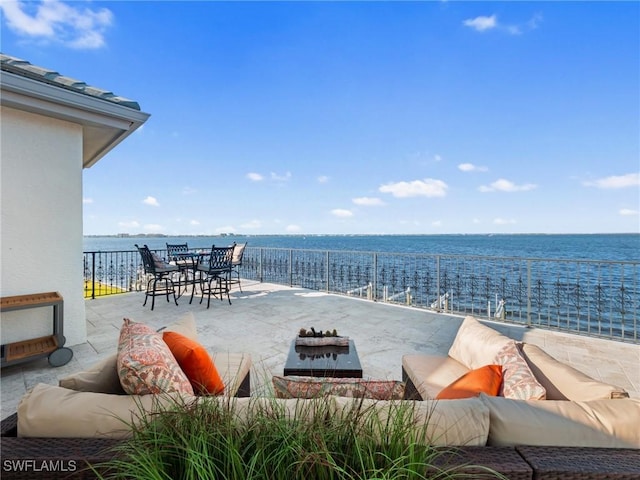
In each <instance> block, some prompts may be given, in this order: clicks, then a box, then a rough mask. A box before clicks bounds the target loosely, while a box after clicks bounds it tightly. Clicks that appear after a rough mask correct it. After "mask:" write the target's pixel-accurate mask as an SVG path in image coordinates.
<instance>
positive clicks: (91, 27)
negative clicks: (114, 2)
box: [0, 0, 113, 49]
mask: <svg viewBox="0 0 640 480" xmlns="http://www.w3.org/2000/svg"><path fill="white" fill-rule="evenodd" d="M0 9H2V12H3V13H4V17H5V19H6V22H7V25H8V27H9V28H10V29H11V30H13V31H14V32H16V33H17V34H18V35H21V36H24V37H31V38H35V39H38V40H47V41H54V42H59V43H61V44H63V45H65V46H67V47H70V48H77V49H93V48H101V47H103V46H105V40H104V33H105V31H106V29H107V27H109V26H110V25H111V23H112V21H113V14H112V13H111V11H110V10H108V9H106V8H100V9H95V10H92V9H89V8H83V7H80V6H78V5H77V4H75V5H74V6H71V5H67V4H66V3H64V2H61V1H59V0H47V1H43V2H39V3H37V4H36V3H32V2H20V1H12V0H8V1H6V0H3V1H2V2H0Z"/></svg>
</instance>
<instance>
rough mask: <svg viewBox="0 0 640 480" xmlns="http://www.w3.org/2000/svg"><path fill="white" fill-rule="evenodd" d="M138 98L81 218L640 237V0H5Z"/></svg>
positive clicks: (61, 65) (15, 34) (39, 39)
mask: <svg viewBox="0 0 640 480" xmlns="http://www.w3.org/2000/svg"><path fill="white" fill-rule="evenodd" d="M0 6H1V7H2V27H1V28H2V31H1V33H2V51H3V53H6V54H9V55H13V56H16V57H19V58H22V59H24V60H27V61H29V62H31V63H32V64H35V65H39V66H42V67H46V68H49V69H53V70H56V71H58V72H60V73H61V74H63V75H67V76H70V77H73V78H76V79H79V80H82V81H84V82H86V83H88V84H90V85H94V86H97V87H100V88H105V89H108V90H111V91H113V92H114V93H116V94H118V95H121V96H124V97H127V98H131V99H133V100H136V101H137V102H138V103H139V104H140V106H141V109H142V110H143V111H145V112H148V113H150V114H151V117H150V119H149V120H148V121H147V123H146V124H145V125H144V126H143V128H142V129H140V130H139V131H138V132H136V133H135V134H134V135H132V136H130V137H129V138H128V139H127V140H125V141H124V142H123V143H122V144H120V145H119V146H118V147H116V149H114V150H113V151H112V152H111V153H109V154H108V155H107V156H106V157H104V158H103V159H102V160H101V161H100V162H98V164H96V165H95V166H94V167H92V168H90V169H87V170H85V171H84V174H83V180H84V233H85V234H87V235H94V234H115V233H118V232H128V233H132V234H134V233H141V232H146V233H151V232H162V233H166V234H205V235H208V234H211V235H213V234H217V233H221V232H235V233H241V234H286V233H296V234H322V233H327V234H359V233H362V234H394V233H398V234H401V233H406V234H413V233H424V234H437V233H601V232H610V233H617V232H640V216H639V215H640V214H639V211H640V134H639V132H640V3H639V2H550V3H547V2H480V1H474V2H457V1H448V2H382V1H381V2H268V1H264V2H255V3H254V2H208V1H198V2H126V1H117V2H100V1H91V2H83V1H73V2H71V1H67V2H65V1H59V0H49V1H46V2H39V1H38V2H8V1H5V0H2V1H0Z"/></svg>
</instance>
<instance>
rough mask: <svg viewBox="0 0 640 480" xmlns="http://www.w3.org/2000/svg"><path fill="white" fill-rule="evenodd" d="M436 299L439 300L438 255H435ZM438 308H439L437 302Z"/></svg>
mask: <svg viewBox="0 0 640 480" xmlns="http://www.w3.org/2000/svg"><path fill="white" fill-rule="evenodd" d="M436 301H437V302H440V255H437V256H436ZM438 308H440V305H439V303H438Z"/></svg>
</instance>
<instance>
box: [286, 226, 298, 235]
mask: <svg viewBox="0 0 640 480" xmlns="http://www.w3.org/2000/svg"><path fill="white" fill-rule="evenodd" d="M300 230H302V228H300V226H299V225H287V226H286V228H285V231H287V232H289V233H295V232H299V231H300Z"/></svg>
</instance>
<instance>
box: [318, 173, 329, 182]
mask: <svg viewBox="0 0 640 480" xmlns="http://www.w3.org/2000/svg"><path fill="white" fill-rule="evenodd" d="M328 181H329V177H327V176H326V175H320V176H319V177H318V183H327V182H328Z"/></svg>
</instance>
